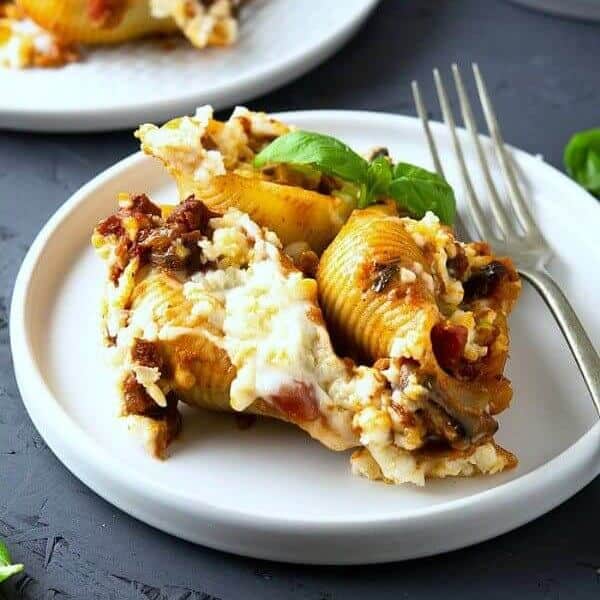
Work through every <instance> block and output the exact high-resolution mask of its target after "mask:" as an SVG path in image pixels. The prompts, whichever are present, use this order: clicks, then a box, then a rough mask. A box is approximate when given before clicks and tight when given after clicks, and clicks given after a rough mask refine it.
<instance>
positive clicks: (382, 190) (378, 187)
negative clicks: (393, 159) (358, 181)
mask: <svg viewBox="0 0 600 600" xmlns="http://www.w3.org/2000/svg"><path fill="white" fill-rule="evenodd" d="M391 182H392V165H391V163H390V161H389V160H388V159H387V158H385V157H383V156H378V157H377V158H375V159H374V160H373V161H372V162H370V163H369V168H368V169H367V190H366V194H365V197H364V198H361V200H360V201H359V204H358V208H365V206H369V205H370V204H374V203H375V202H376V201H377V199H378V198H379V197H380V196H386V195H387V194H388V193H389V189H390V183H391Z"/></svg>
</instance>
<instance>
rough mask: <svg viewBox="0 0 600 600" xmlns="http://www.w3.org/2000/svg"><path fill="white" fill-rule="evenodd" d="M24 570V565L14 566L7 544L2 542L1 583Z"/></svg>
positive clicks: (0, 552)
mask: <svg viewBox="0 0 600 600" xmlns="http://www.w3.org/2000/svg"><path fill="white" fill-rule="evenodd" d="M22 570H23V565H21V564H16V565H13V564H12V558H11V557H10V552H9V551H8V548H7V547H6V544H4V543H3V542H1V541H0V583H2V582H3V581H4V580H5V579H8V578H9V577H10V576H11V575H15V574H16V573H19V572H20V571H22Z"/></svg>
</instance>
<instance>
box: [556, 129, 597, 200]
mask: <svg viewBox="0 0 600 600" xmlns="http://www.w3.org/2000/svg"><path fill="white" fill-rule="evenodd" d="M564 162H565V166H566V168H567V172H568V173H569V175H570V176H571V177H572V178H573V179H574V180H575V181H577V183H579V184H580V185H582V186H583V187H584V188H585V189H586V190H588V192H591V193H592V194H594V195H596V196H598V197H600V128H596V129H588V130H586V131H580V132H579V133H576V134H575V135H574V136H573V137H572V138H571V139H570V140H569V143H568V144H567V146H566V148H565V154H564Z"/></svg>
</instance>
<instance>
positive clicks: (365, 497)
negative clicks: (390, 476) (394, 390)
mask: <svg viewBox="0 0 600 600" xmlns="http://www.w3.org/2000/svg"><path fill="white" fill-rule="evenodd" d="M284 118H285V120H286V121H288V122H290V123H295V124H297V125H298V126H301V127H302V128H304V129H312V130H318V131H323V132H326V133H330V134H333V135H335V136H338V137H340V138H341V139H343V140H345V141H346V142H348V143H350V144H351V145H352V146H353V147H355V148H357V149H367V148H369V147H371V146H373V145H375V144H378V145H379V144H381V145H386V146H388V147H389V148H390V151H391V153H392V155H393V156H395V157H397V158H401V159H402V160H406V161H410V162H414V163H417V164H422V165H424V166H427V165H428V164H429V156H428V152H427V146H426V144H425V142H424V139H423V134H422V131H421V126H420V124H419V122H418V121H416V120H415V119H412V118H408V117H399V116H392V115H384V114H373V113H360V112H337V111H336V112H306V113H290V114H287V115H284ZM433 133H434V135H435V136H436V138H437V139H438V143H439V147H440V151H441V155H442V157H443V158H444V162H445V163H446V173H447V174H448V176H449V178H450V180H451V181H452V182H453V183H455V184H457V170H456V168H455V164H454V162H453V160H451V159H450V158H449V157H451V156H452V144H451V140H450V139H449V137H448V136H447V134H446V131H445V129H444V128H443V127H442V126H440V125H436V124H434V126H433ZM461 135H462V134H461ZM465 139H466V138H465ZM466 158H467V161H468V162H469V164H476V157H475V156H473V155H471V154H467V157H466ZM515 159H516V161H517V164H518V166H519V167H520V168H521V170H522V172H523V173H524V174H526V177H525V178H524V185H525V190H526V192H527V196H528V197H529V198H531V201H532V210H533V211H534V213H535V215H536V218H537V219H538V220H539V223H540V225H541V227H542V229H543V232H544V234H545V236H546V239H548V240H549V241H550V243H551V244H552V247H553V250H554V252H555V254H556V258H555V260H554V261H553V264H552V270H553V273H554V274H555V275H556V278H557V279H558V280H559V281H560V283H561V285H562V286H563V287H564V289H565V291H566V292H567V294H568V295H569V296H570V298H571V299H572V300H573V302H574V305H575V308H576V310H577V312H578V313H579V315H580V316H581V319H582V321H583V323H584V324H585V325H586V326H587V328H588V331H589V333H590V337H591V338H592V340H594V341H595V342H596V343H597V342H598V340H600V317H599V313H598V310H597V306H596V303H595V302H593V301H590V299H593V298H598V297H599V296H600V279H598V277H595V276H594V272H593V271H590V266H591V265H594V264H599V262H600V250H599V249H598V245H597V243H596V242H595V240H596V239H597V232H598V231H599V230H600V209H599V207H598V206H597V204H596V202H595V201H594V199H593V198H592V197H591V196H589V195H588V194H586V193H585V192H584V191H583V190H582V189H580V188H579V187H578V186H577V185H575V184H574V183H573V182H572V181H570V180H569V179H567V178H566V177H565V176H563V175H562V174H560V173H559V172H558V171H556V170H555V169H553V168H552V167H550V166H548V165H546V164H544V163H543V162H541V161H540V160H538V159H536V158H534V157H533V156H530V155H528V154H525V153H523V152H515ZM458 189H460V188H459V186H457V190H458ZM121 191H132V192H133V191H139V192H142V191H143V192H147V193H148V194H149V195H150V196H151V197H153V198H154V199H155V200H157V201H168V200H171V201H173V200H174V199H175V196H176V190H175V186H174V185H173V183H172V182H171V180H170V179H169V178H168V177H167V175H166V174H165V173H164V171H163V170H162V168H161V167H160V166H159V164H158V163H157V162H156V161H154V160H152V159H149V158H147V157H144V156H142V155H140V154H136V155H133V156H132V157H130V158H128V159H126V160H124V161H122V162H120V163H118V164H117V165H115V166H114V167H112V168H111V169H109V170H108V171H106V172H104V173H103V174H101V175H99V176H98V177H96V178H95V179H94V180H93V181H91V182H90V183H89V184H87V185H86V186H84V187H83V188H82V189H81V190H80V191H79V192H77V193H76V194H75V195H74V196H73V197H72V198H71V199H70V200H68V201H67V202H66V203H65V204H64V205H63V206H62V207H61V208H60V209H59V210H58V212H57V213H56V214H55V215H54V216H53V217H52V219H51V220H50V221H49V222H48V224H47V225H46V226H45V227H44V229H43V230H42V232H41V233H40V234H39V236H38V238H37V239H36V241H35V242H34V244H33V246H32V247H31V249H30V251H29V253H28V255H27V257H26V259H25V261H24V263H23V266H22V268H21V271H20V273H19V276H18V279H17V283H16V287H15V292H14V297H13V302H12V309H11V320H10V325H11V343H12V351H13V360H14V364H15V369H16V374H17V380H18V383H19V388H20V390H21V393H22V396H23V400H24V402H25V405H26V407H27V410H28V411H29V414H30V416H31V418H32V419H33V421H34V423H35V425H36V426H37V428H38V430H39V431H40V433H41V435H42V436H43V438H44V439H45V440H46V442H47V443H48V445H49V446H50V447H51V448H52V450H53V451H54V452H55V454H56V455H57V456H58V458H59V459H60V460H61V461H62V462H63V463H64V464H65V465H66V466H67V468H69V469H70V470H71V471H72V472H73V473H75V475H77V476H78V477H79V478H80V479H81V480H82V481H84V482H85V483H86V484H87V485H89V486H90V487H91V488H92V489H94V490H95V491H96V492H97V493H99V494H100V495H101V496H103V497H104V498H106V499H107V500H108V501H109V502H112V503H113V504H115V505H116V506H118V507H120V508H122V509H123V510H125V511H127V512H128V513H130V514H132V515H134V516H136V517H138V518H139V519H141V520H143V521H146V522H147V523H150V524H152V525H154V526H156V527H158V528H160V529H163V530H165V531H168V532H170V533H173V534H175V535H177V536H180V537H183V538H186V539H189V540H192V541H194V542H198V543H201V544H205V545H208V546H212V547H214V548H219V549H223V550H228V551H231V552H236V553H240V554H246V555H250V556H255V557H260V558H268V559H274V560H285V561H297V562H306V563H338V564H343V563H367V562H380V561H390V560H399V559H406V558H414V557H417V556H423V555H427V554H434V553H437V552H443V551H446V550H451V549H453V548H458V547H461V546H465V545H468V544H472V543H475V542H479V541H482V540H484V539H486V538H489V537H492V536H495V535H498V534H500V533H503V532H505V531H508V530H509V529H512V528H514V527H517V526H518V525H521V524H523V523H525V522H527V521H529V520H531V519H533V518H535V517H537V516H539V515H541V514H543V513H544V512H546V511H548V510H550V509H551V508H553V507H554V506H556V505H557V504H559V503H560V502H562V501H563V500H565V499H566V498H568V497H569V496H571V495H572V494H574V493H575V492H576V491H577V490H579V489H580V488H581V487H583V486H584V485H585V484H586V483H588V482H589V481H590V480H591V479H592V478H594V477H595V476H596V475H597V474H598V472H599V471H600V424H598V423H597V416H596V415H595V412H594V408H593V405H592V402H591V400H590V399H589V398H588V396H587V393H586V390H585V387H584V385H583V383H582V381H581V378H580V375H579V373H578V371H577V368H576V366H575V364H574V362H573V359H572V358H571V356H570V354H569V351H568V349H567V347H566V344H565V342H564V341H563V338H562V336H561V334H560V332H559V330H558V328H557V327H556V325H555V323H554V321H553V320H552V318H551V317H550V315H549V313H548V311H547V309H546V308H545V306H544V304H543V302H542V301H541V299H540V298H539V297H538V296H537V295H536V294H535V292H533V291H532V290H531V288H529V287H528V286H525V287H524V292H523V296H522V298H521V300H520V302H519V304H518V306H517V309H516V311H515V312H514V314H513V316H512V318H511V331H512V347H511V361H510V366H509V376H510V378H511V379H512V381H513V385H514V389H515V398H514V401H513V405H512V406H511V407H510V408H509V409H508V410H507V411H506V412H505V413H504V414H503V415H501V418H500V433H499V441H500V443H501V444H503V445H505V446H506V447H507V448H509V449H511V450H513V451H514V452H515V453H516V454H517V455H518V456H519V459H520V464H519V466H518V468H517V469H515V470H512V471H509V472H506V473H503V474H500V475H497V476H493V477H479V478H473V479H460V480H456V479H454V480H445V481H433V482H430V483H429V484H428V485H427V486H426V487H425V488H422V489H419V488H416V487H413V486H410V485H406V486H400V487H397V486H389V485H385V484H382V483H375V482H371V481H367V480H364V479H360V478H357V477H353V476H352V475H351V474H350V467H349V460H348V459H349V456H348V453H339V454H336V453H334V452H330V451H328V450H326V449H324V448H323V447H321V446H320V445H319V444H318V443H317V442H315V441H313V440H311V439H310V438H308V436H306V435H304V434H303V433H302V432H300V431H298V430H296V429H294V428H293V427H289V426H286V425H284V424H281V423H275V422H266V421H265V422H260V423H258V424H257V426H255V427H253V428H251V429H249V430H248V431H240V430H239V429H238V428H237V427H236V426H235V423H234V419H233V418H232V417H231V416H230V415H215V414H209V413H204V412H200V411H196V412H194V411H190V412H189V413H188V414H186V415H185V416H184V434H183V436H182V438H181V440H179V441H178V442H177V443H176V444H175V445H174V447H173V452H172V456H171V457H170V458H169V459H168V460H166V461H164V462H160V461H157V460H154V459H152V458H150V457H149V456H147V455H146V454H145V453H144V452H143V451H142V450H141V449H140V448H139V447H138V446H137V445H136V443H135V440H133V439H131V438H130V437H129V436H128V435H127V434H126V432H124V431H122V430H121V429H120V428H119V426H118V423H117V419H116V418H115V417H114V416H113V410H112V406H113V404H114V399H115V394H116V391H115V390H114V388H113V387H112V385H111V383H110V382H111V381H112V376H111V374H110V372H109V370H108V368H107V367H106V366H104V363H103V361H102V358H101V348H100V344H99V332H98V305H99V299H100V295H101V291H102V284H103V280H104V270H103V269H104V267H103V265H102V264H101V261H100V260H99V259H98V258H97V257H96V256H95V255H94V253H93V251H92V249H91V248H90V244H89V237H90V232H91V231H92V229H93V227H94V225H95V224H96V222H97V221H98V219H100V218H101V217H104V216H106V215H108V214H110V213H111V212H113V211H114V209H115V196H116V194H117V193H118V192H121ZM567 201H568V206H567V205H566V204H565V202H567Z"/></svg>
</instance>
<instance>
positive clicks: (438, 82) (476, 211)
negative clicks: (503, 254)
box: [433, 69, 494, 239]
mask: <svg viewBox="0 0 600 600" xmlns="http://www.w3.org/2000/svg"><path fill="white" fill-rule="evenodd" d="M433 79H434V81H435V87H436V90H437V95H438V100H439V103H440V107H441V109H442V115H443V117H444V121H445V123H446V125H447V127H448V130H449V131H450V136H451V137H452V143H453V145H454V152H455V154H456V160H457V161H458V165H459V167H460V173H461V176H462V180H463V183H464V186H465V189H466V191H467V201H468V202H469V208H470V209H471V217H472V218H473V222H474V223H475V227H476V228H477V233H478V234H479V235H480V236H481V237H482V238H483V239H491V238H492V237H494V236H493V234H492V232H491V230H490V228H489V227H488V225H487V223H486V217H485V214H484V212H483V210H482V208H481V205H480V204H479V201H478V200H477V196H476V195H475V190H474V189H473V183H472V182H471V178H470V177H469V172H468V170H467V165H466V164H465V157H464V156H463V153H462V148H461V146H460V142H459V141H458V135H457V134H456V125H455V123H454V115H453V114H452V108H451V107H450V102H448V96H447V95H446V90H445V88H444V84H443V82H442V77H441V75H440V72H439V71H438V70H437V69H434V70H433Z"/></svg>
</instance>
